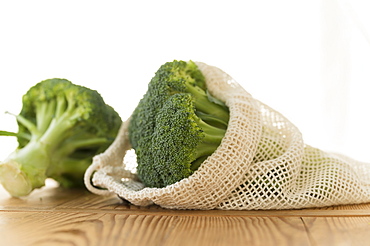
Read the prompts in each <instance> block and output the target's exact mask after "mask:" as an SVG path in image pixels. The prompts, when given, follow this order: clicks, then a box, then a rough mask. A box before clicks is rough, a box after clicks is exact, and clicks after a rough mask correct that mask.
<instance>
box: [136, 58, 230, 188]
mask: <svg viewBox="0 0 370 246" xmlns="http://www.w3.org/2000/svg"><path fill="white" fill-rule="evenodd" d="M228 121H229V110H228V108H227V107H226V106H225V104H224V103H222V102H220V101H219V100H217V99H215V98H213V97H212V96H211V95H210V94H209V93H208V91H207V88H206V83H205V78H204V76H203V75H202V73H201V72H200V71H199V69H198V67H197V66H196V64H195V63H193V62H191V61H189V62H185V61H173V62H168V63H165V64H164V65H162V66H161V67H160V68H159V70H158V71H157V72H156V74H155V76H154V77H153V78H152V80H151V81H150V83H149V85H148V90H147V92H146V93H145V95H144V96H143V98H142V99H141V100H140V102H139V104H138V106H137V107H136V109H135V110H134V112H133V114H132V117H131V120H130V125H129V137H130V142H131V145H132V147H133V149H134V150H135V153H136V156H137V163H138V166H137V174H138V177H139V178H140V179H141V181H142V182H143V183H144V184H145V185H146V186H148V187H164V186H167V185H170V184H173V183H176V182H177V181H180V180H181V179H183V178H186V177H189V176H190V175H191V174H192V173H193V172H194V171H195V170H197V169H198V168H199V166H200V165H201V163H202V162H203V161H204V160H205V159H206V158H207V157H208V156H209V155H211V154H212V153H213V152H214V151H215V150H216V149H217V147H218V146H219V145H220V143H221V140H222V138H223V137H224V135H225V132H226V128H227V125H228Z"/></svg>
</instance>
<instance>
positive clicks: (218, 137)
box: [191, 118, 226, 171]
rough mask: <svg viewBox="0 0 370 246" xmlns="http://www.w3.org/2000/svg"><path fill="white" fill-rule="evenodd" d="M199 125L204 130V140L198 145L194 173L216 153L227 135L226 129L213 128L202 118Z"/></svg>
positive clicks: (193, 164) (193, 163)
mask: <svg viewBox="0 0 370 246" xmlns="http://www.w3.org/2000/svg"><path fill="white" fill-rule="evenodd" d="M197 124H198V125H199V126H200V127H201V129H202V130H203V133H204V138H203V139H202V141H201V142H200V143H199V144H198V147H197V151H196V153H195V160H194V161H193V162H192V163H191V170H192V171H195V170H197V169H198V168H199V166H200V165H201V164H202V162H203V161H204V160H205V159H206V158H207V157H208V156H210V155H211V154H212V153H213V152H215V150H216V149H217V148H218V146H219V145H220V143H221V141H222V139H223V137H224V135H225V133H226V130H225V129H223V128H218V127H215V126H212V125H210V124H208V123H206V122H205V121H203V120H202V119H201V118H198V119H197Z"/></svg>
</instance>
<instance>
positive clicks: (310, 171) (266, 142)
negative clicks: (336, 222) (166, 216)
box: [85, 62, 370, 210]
mask: <svg viewBox="0 0 370 246" xmlns="http://www.w3.org/2000/svg"><path fill="white" fill-rule="evenodd" d="M196 64H197V65H198V67H199V69H200V70H201V71H202V73H203V74H204V76H205V78H206V83H207V87H208V89H209V91H210V93H211V94H212V95H213V96H215V97H216V98H218V99H220V100H222V101H224V102H225V104H226V105H227V106H228V107H229V110H230V121H229V124H228V128H227V131H226V134H225V137H224V138H223V140H222V142H221V144H220V146H219V147H218V149H217V150H216V151H215V152H214V153H213V154H212V155H211V156H210V157H208V158H207V159H206V160H205V161H204V162H203V163H202V165H201V166H200V168H199V169H198V170H197V171H195V172H194V173H193V174H192V175H191V176H190V177H188V178H185V179H183V180H181V181H179V182H177V183H175V184H172V185H169V186H166V187H164V188H148V187H145V186H144V185H143V184H142V183H141V182H140V180H139V179H138V178H137V176H136V175H135V172H133V171H132V170H131V168H130V165H131V164H132V163H130V162H135V158H134V155H131V154H132V150H131V146H130V143H129V139H128V130H127V128H128V125H129V121H130V119H128V120H127V121H126V122H125V123H124V124H123V125H122V126H121V129H120V132H119V134H118V136H117V138H116V140H115V142H114V143H113V144H112V145H111V146H110V147H109V148H108V149H107V150H106V151H105V152H104V153H102V154H100V155H97V156H95V157H94V160H93V163H92V165H91V166H90V167H89V168H88V169H87V171H86V173H85V184H86V187H87V188H88V190H90V191H91V192H92V193H95V194H99V195H107V194H112V193H113V194H117V195H118V196H119V197H121V198H122V199H125V200H127V201H129V202H131V203H132V204H134V205H138V206H148V205H151V204H153V203H154V204H157V205H159V206H161V207H164V208H171V209H202V210H209V209H222V210H257V209H299V208H309V207H323V206H331V205H344V204H357V203H365V202H370V164H368V163H362V162H358V161H355V160H352V159H350V158H348V157H345V156H342V155H339V154H335V153H328V152H324V151H322V150H320V149H317V148H314V147H312V146H309V145H307V144H305V142H304V141H303V139H302V135H301V132H300V131H299V129H298V128H297V127H296V126H295V125H294V124H292V123H291V122H290V121H289V120H288V119H286V118H285V117H284V116H283V115H281V114H280V113H279V112H277V111H275V110H274V109H272V108H270V107H269V106H267V105H265V104H264V103H262V102H260V101H258V100H257V99H255V98H253V97H252V96H251V95H250V94H249V93H248V92H247V91H246V90H245V89H244V88H242V87H241V86H240V85H239V84H238V83H237V82H236V81H235V80H234V79H233V78H232V77H231V76H229V75H228V74H227V73H225V72H224V71H222V70H221V69H219V68H217V67H214V66H209V65H207V64H204V63H201V62H197V63H196ZM302 113H304V112H302ZM129 156H131V159H130V158H128V157H129ZM129 164H130V165H129Z"/></svg>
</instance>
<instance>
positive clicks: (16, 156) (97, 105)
mask: <svg viewBox="0 0 370 246" xmlns="http://www.w3.org/2000/svg"><path fill="white" fill-rule="evenodd" d="M15 117H16V120H17V122H18V132H17V133H11V132H6V131H1V132H0V135H8V136H16V137H17V140H18V148H17V149H16V150H15V151H14V152H13V153H12V154H10V155H9V157H8V158H7V159H6V160H5V161H3V162H1V163H0V182H1V184H2V185H3V187H4V188H5V189H6V190H7V191H8V192H9V193H10V194H11V195H12V196H16V197H18V196H25V195H28V194H29V193H30V192H31V191H32V190H34V189H35V188H40V187H42V186H44V184H45V179H46V178H52V179H54V180H56V181H58V182H59V184H60V186H62V187H67V188H72V187H83V175H84V172H85V170H86V168H87V167H88V166H89V165H90V164H91V162H92V157H93V156H94V155H96V154H99V153H101V152H103V151H104V150H105V149H106V148H107V147H108V146H109V145H110V144H111V143H112V142H113V140H114V138H115V137H116V134H117V133H118V129H119V127H120V125H121V123H122V120H121V118H120V116H119V114H118V113H117V112H116V111H115V110H114V109H113V108H112V107H110V106H109V105H107V104H106V103H105V102H104V100H103V98H102V97H101V95H100V94H99V93H98V92H97V91H95V90H91V89H89V88H86V87H83V86H79V85H75V84H73V83H71V82H70V81H68V80H65V79H58V78H55V79H48V80H44V81H41V82H40V83H38V84H36V85H34V86H33V87H31V88H30V89H29V90H28V91H27V93H26V94H25V95H24V96H23V98H22V109H21V112H20V113H19V115H15Z"/></svg>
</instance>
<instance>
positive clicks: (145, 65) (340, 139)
mask: <svg viewBox="0 0 370 246" xmlns="http://www.w3.org/2000/svg"><path fill="white" fill-rule="evenodd" d="M369 11H370V8H369V6H368V5H367V1H366V0H362V1H361V0H356V1H340V0H310V1H294V0H280V1H274V0H261V1H245V0H244V1H233V0H230V1H215V0H214V1H202V0H196V1H194V0H187V1H162V0H156V1H78V0H74V1H69V0H67V1H50V0H49V1H37V0H36V1H35V0H34V1H16V0H15V1H0V85H1V89H0V129H2V130H8V131H16V130H17V125H16V123H15V120H14V118H13V117H12V116H10V115H7V114H4V112H5V111H10V112H12V113H19V111H20V108H21V97H22V95H23V94H24V93H25V92H26V91H27V90H28V88H29V87H31V86H32V85H34V84H36V83H37V82H39V81H41V80H44V79H48V78H55V77H59V78H66V79H68V80H71V81H72V82H73V83H76V84H80V85H84V86H87V87H90V88H92V89H95V90H98V91H99V92H100V93H101V94H102V96H103V97H104V99H105V101H106V102H107V103H108V104H110V105H112V106H113V107H114V108H115V109H116V110H117V111H118V112H119V113H120V115H121V116H122V118H123V119H126V118H127V117H128V116H129V115H130V114H131V112H132V110H133V109H134V108H135V107H136V104H137V103H138V101H139V100H140V98H141V97H142V95H143V94H144V92H145V91H146V86H147V84H148V82H149V81H150V79H151V77H152V76H153V75H154V72H155V71H156V70H157V69H158V68H159V66H160V65H161V64H163V63H164V62H167V61H172V60H174V59H178V60H194V61H202V62H206V63H208V64H210V65H215V66H218V67H220V68H221V69H223V70H224V71H226V72H227V73H229V74H230V75H231V76H233V77H234V78H235V79H236V80H237V81H238V82H239V83H240V84H242V85H243V87H244V88H245V89H246V90H247V91H248V92H250V93H251V94H252V95H253V96H254V97H255V98H257V99H259V100H261V101H262V102H264V103H266V104H268V105H269V106H271V107H273V108H275V109H276V110H278V111H280V112H281V113H283V114H284V115H285V116H286V117H287V118H288V119H290V120H291V121H292V122H293V123H294V124H296V125H297V126H298V127H299V129H300V130H301V131H302V133H303V136H304V139H305V140H306V142H307V143H308V144H310V145H313V146H316V147H320V148H322V149H325V150H329V151H336V152H341V153H342V154H346V155H349V156H351V157H353V158H355V159H358V160H362V161H367V162H370V154H369V147H370V144H369V141H368V139H370V128H369V126H370V119H369V118H370V117H369V113H370V110H369V106H370V96H369V93H370V91H369V89H368V86H367V85H368V83H369V80H370V72H369V71H370V40H369V35H368V34H369V31H370V18H369V15H368V13H369ZM16 146H17V144H16V141H15V139H14V138H10V137H2V138H0V159H4V158H6V157H7V156H8V155H9V153H10V152H11V151H13V150H14V149H15V148H16Z"/></svg>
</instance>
